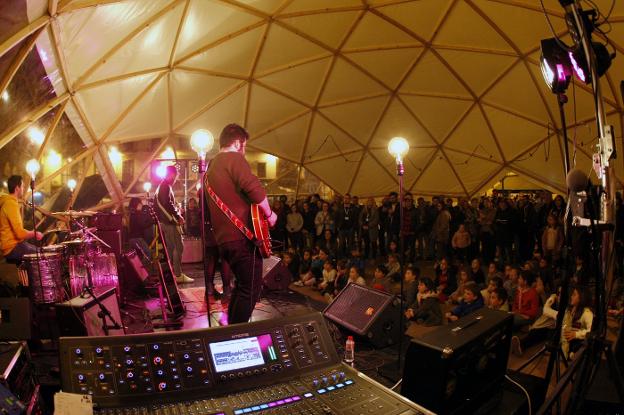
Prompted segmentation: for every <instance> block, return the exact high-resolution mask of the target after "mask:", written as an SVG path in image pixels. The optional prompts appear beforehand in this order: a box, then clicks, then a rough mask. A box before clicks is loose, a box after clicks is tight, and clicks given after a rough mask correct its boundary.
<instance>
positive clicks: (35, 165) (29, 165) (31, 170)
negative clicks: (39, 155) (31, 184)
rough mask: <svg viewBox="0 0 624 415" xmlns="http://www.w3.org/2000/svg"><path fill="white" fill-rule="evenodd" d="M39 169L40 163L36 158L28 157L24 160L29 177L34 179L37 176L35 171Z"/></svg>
mask: <svg viewBox="0 0 624 415" xmlns="http://www.w3.org/2000/svg"><path fill="white" fill-rule="evenodd" d="M39 170H41V165H40V164H39V162H38V161H37V159H30V160H28V162H26V171H27V172H28V174H29V175H30V177H31V179H33V180H35V177H37V173H39Z"/></svg>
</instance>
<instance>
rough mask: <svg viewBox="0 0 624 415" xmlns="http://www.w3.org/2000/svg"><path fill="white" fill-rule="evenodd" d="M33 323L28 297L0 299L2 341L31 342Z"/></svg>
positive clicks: (0, 335) (0, 333)
mask: <svg viewBox="0 0 624 415" xmlns="http://www.w3.org/2000/svg"><path fill="white" fill-rule="evenodd" d="M31 322H32V320H31V310H30V299H29V298H28V297H0V340H29V339H30V338H31V336H32V325H31Z"/></svg>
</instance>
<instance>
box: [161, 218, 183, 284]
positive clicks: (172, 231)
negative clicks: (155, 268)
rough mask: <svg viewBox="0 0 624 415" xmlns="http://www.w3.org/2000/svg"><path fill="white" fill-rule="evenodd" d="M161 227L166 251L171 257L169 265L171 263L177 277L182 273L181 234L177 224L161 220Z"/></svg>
mask: <svg viewBox="0 0 624 415" xmlns="http://www.w3.org/2000/svg"><path fill="white" fill-rule="evenodd" d="M161 227H162V231H163V236H164V238H165V243H166V244H167V252H168V253H169V258H170V259H171V265H173V272H174V273H175V275H176V277H179V276H180V274H182V251H183V250H184V244H183V243H182V235H181V234H180V231H179V230H178V225H172V224H170V223H165V222H162V223H161Z"/></svg>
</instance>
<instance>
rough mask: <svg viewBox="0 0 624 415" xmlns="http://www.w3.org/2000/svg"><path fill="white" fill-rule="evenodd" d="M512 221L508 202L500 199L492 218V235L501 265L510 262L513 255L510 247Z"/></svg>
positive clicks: (512, 236) (512, 237) (511, 242)
mask: <svg viewBox="0 0 624 415" xmlns="http://www.w3.org/2000/svg"><path fill="white" fill-rule="evenodd" d="M513 220H514V218H513V212H512V210H511V209H510V208H509V202H508V201H507V200H506V199H502V198H501V199H500V200H499V201H498V210H497V211H496V216H495V217H494V225H495V226H494V235H495V239H496V246H497V248H498V252H499V260H500V262H501V263H503V264H509V263H511V262H512V257H513V255H512V252H511V247H512V244H513V241H514V233H513V228H514V226H513V223H514V222H513Z"/></svg>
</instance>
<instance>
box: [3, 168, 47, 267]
mask: <svg viewBox="0 0 624 415" xmlns="http://www.w3.org/2000/svg"><path fill="white" fill-rule="evenodd" d="M7 185H8V188H9V194H8V195H2V196H0V249H2V254H3V255H4V257H5V258H6V261H7V262H9V263H13V264H20V263H21V262H22V258H23V256H24V255H26V254H34V253H35V252H37V247H36V246H35V245H33V244H31V243H29V242H26V240H27V239H32V238H36V239H37V240H41V238H43V234H42V233H41V232H37V231H28V230H26V229H24V224H23V222H22V216H21V214H20V209H19V204H18V200H19V199H21V198H22V195H23V189H24V180H23V179H22V176H17V175H14V176H11V177H9V180H7Z"/></svg>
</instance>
